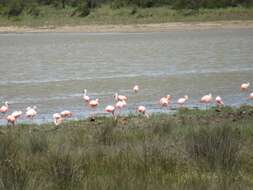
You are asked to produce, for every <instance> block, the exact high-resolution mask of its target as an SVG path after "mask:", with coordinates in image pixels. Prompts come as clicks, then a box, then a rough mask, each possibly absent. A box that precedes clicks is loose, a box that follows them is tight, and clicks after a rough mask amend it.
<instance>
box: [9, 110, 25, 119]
mask: <svg viewBox="0 0 253 190" xmlns="http://www.w3.org/2000/svg"><path fill="white" fill-rule="evenodd" d="M22 113H23V112H22V111H14V112H12V114H11V115H12V116H13V117H15V118H16V119H17V118H19V117H20V116H21V115H22Z"/></svg>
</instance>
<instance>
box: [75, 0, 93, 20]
mask: <svg viewBox="0 0 253 190" xmlns="http://www.w3.org/2000/svg"><path fill="white" fill-rule="evenodd" d="M89 14H90V8H89V6H88V2H87V1H86V0H81V1H80V2H79V5H78V7H77V9H76V10H75V11H74V13H73V14H72V15H78V16H81V17H85V16H88V15H89Z"/></svg>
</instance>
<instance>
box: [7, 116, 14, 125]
mask: <svg viewBox="0 0 253 190" xmlns="http://www.w3.org/2000/svg"><path fill="white" fill-rule="evenodd" d="M6 120H7V125H8V124H9V123H11V124H12V125H13V126H14V125H15V123H16V118H15V117H14V116H13V115H8V116H7V117H6Z"/></svg>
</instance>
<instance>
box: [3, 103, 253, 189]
mask: <svg viewBox="0 0 253 190" xmlns="http://www.w3.org/2000/svg"><path fill="white" fill-rule="evenodd" d="M252 113H253V108H252V107H241V108H237V109H234V108H224V109H222V110H221V112H216V110H215V109H210V110H208V111H201V110H188V109H181V110H180V111H179V112H177V113H176V114H175V115H166V114H155V115H152V116H151V117H150V118H149V119H147V118H144V117H137V116H129V117H121V118H119V119H118V120H117V121H115V120H114V119H113V118H106V117H99V118H96V120H95V122H90V121H88V120H84V121H70V122H68V123H65V124H64V125H62V126H61V127H60V128H58V129H54V126H53V125H51V124H44V125H40V126H35V125H18V126H15V127H9V128H7V127H5V126H2V127H1V129H0V132H1V133H0V189H3V190H9V189H15V190H23V189H25V190H29V189H39V190H42V189H43V190H44V189H47V190H69V189H71V190H72V189H73V190H79V189H210V190H213V189H251V187H252V185H253V180H252V179H253V178H252V177H253V172H252V171H253V170H252V169H253V160H252V158H253V151H252V150H253V149H252V146H253V145H252V142H253V138H252V135H253V128H252V124H253V118H252Z"/></svg>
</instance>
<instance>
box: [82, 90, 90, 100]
mask: <svg viewBox="0 0 253 190" xmlns="http://www.w3.org/2000/svg"><path fill="white" fill-rule="evenodd" d="M83 99H84V101H85V102H87V103H88V102H89V101H90V97H89V96H88V95H87V90H86V89H84V90H83Z"/></svg>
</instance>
